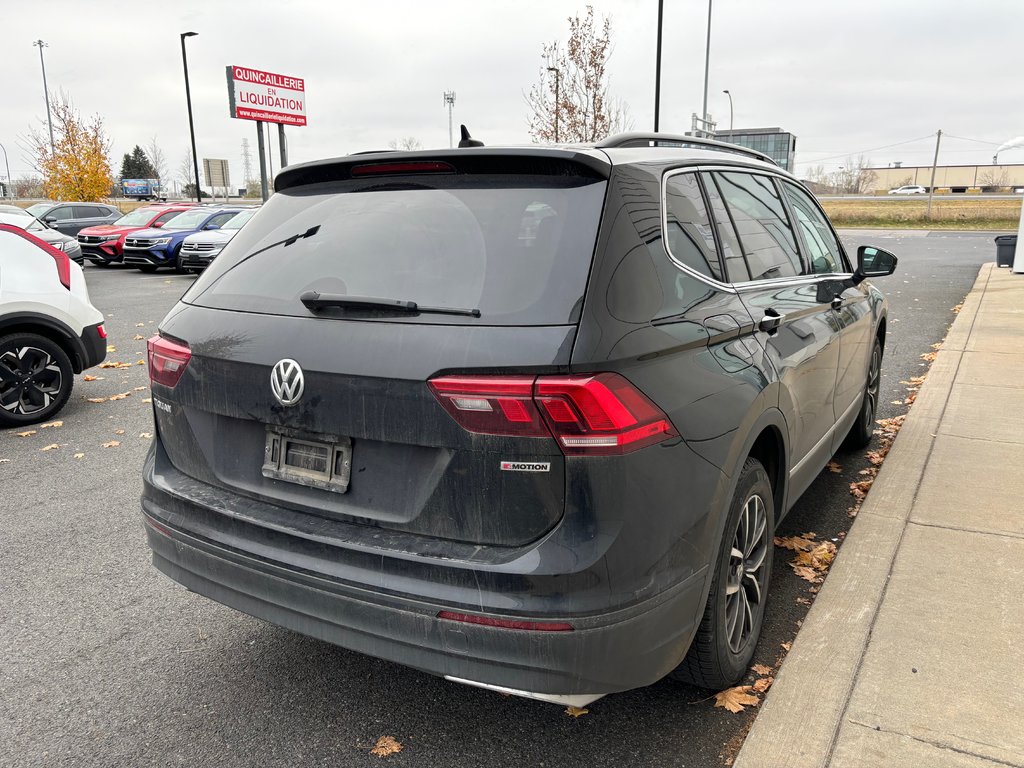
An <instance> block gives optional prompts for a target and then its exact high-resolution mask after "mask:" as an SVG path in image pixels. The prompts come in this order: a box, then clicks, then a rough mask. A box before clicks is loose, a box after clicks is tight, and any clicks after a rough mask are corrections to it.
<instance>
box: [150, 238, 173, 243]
mask: <svg viewBox="0 0 1024 768" xmlns="http://www.w3.org/2000/svg"><path fill="white" fill-rule="evenodd" d="M169 242H171V238H169V237H158V238H157V239H156V240H154V241H153V245H167V244H168V243H169Z"/></svg>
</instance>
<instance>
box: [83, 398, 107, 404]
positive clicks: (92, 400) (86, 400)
mask: <svg viewBox="0 0 1024 768" xmlns="http://www.w3.org/2000/svg"><path fill="white" fill-rule="evenodd" d="M85 402H87V403H105V402H107V398H105V397H87V398H85Z"/></svg>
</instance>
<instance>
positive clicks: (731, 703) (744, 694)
mask: <svg viewBox="0 0 1024 768" xmlns="http://www.w3.org/2000/svg"><path fill="white" fill-rule="evenodd" d="M753 690H754V688H753V686H750V685H737V686H736V687H735V688H726V689H725V690H724V691H719V692H718V693H716V694H715V706H716V707H724V708H725V709H728V710H729V711H730V712H742V711H743V710H744V708H746V707H756V706H757V705H758V704H759V703H760V702H761V700H760V699H759V698H757V696H753V695H751V691H753Z"/></svg>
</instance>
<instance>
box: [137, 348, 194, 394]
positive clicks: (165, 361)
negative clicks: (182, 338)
mask: <svg viewBox="0 0 1024 768" xmlns="http://www.w3.org/2000/svg"><path fill="white" fill-rule="evenodd" d="M146 344H147V346H148V347H149V380H150V381H151V382H153V383H155V384H163V385H164V386H165V387H173V386H174V385H176V384H177V383H178V380H179V379H180V378H181V374H183V373H184V372H185V367H186V366H187V365H188V361H189V360H191V359H192V351H191V350H190V349H189V348H188V345H186V344H179V343H178V342H176V341H171V340H170V339H165V338H163V337H162V336H153V337H152V338H151V339H150V340H149V341H148V342H146Z"/></svg>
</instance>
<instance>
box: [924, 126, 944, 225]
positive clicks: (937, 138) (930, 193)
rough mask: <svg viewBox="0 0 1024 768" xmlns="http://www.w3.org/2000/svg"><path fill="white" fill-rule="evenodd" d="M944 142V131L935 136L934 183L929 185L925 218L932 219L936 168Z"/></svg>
mask: <svg viewBox="0 0 1024 768" xmlns="http://www.w3.org/2000/svg"><path fill="white" fill-rule="evenodd" d="M941 141H942V131H941V130H940V131H939V132H938V133H936V134H935V159H934V160H932V183H931V184H929V185H928V213H927V214H926V215H925V218H927V219H931V217H932V196H933V195H934V194H935V166H937V165H938V164H939V142H941Z"/></svg>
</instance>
